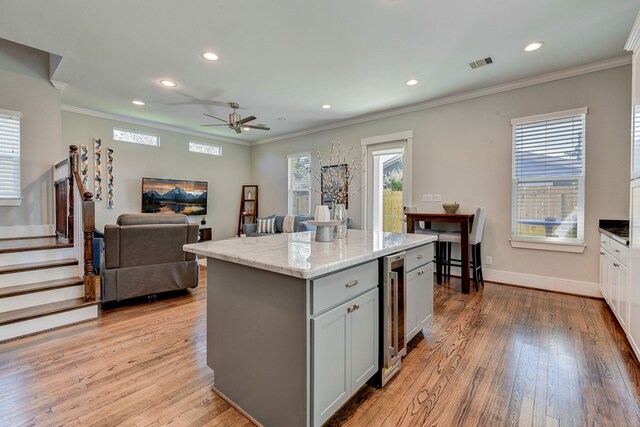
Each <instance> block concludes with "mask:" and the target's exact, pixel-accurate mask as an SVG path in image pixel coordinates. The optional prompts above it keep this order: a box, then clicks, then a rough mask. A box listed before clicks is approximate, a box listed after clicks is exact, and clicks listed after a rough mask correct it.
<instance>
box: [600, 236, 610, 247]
mask: <svg viewBox="0 0 640 427" xmlns="http://www.w3.org/2000/svg"><path fill="white" fill-rule="evenodd" d="M610 241H611V239H610V238H609V236H606V235H604V234H602V233H600V247H601V248H602V249H604V250H606V251H608V250H609V242H610Z"/></svg>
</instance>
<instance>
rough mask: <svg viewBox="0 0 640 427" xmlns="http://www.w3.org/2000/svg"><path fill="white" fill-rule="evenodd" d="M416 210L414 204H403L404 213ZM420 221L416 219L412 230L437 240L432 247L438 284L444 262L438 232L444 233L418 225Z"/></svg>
mask: <svg viewBox="0 0 640 427" xmlns="http://www.w3.org/2000/svg"><path fill="white" fill-rule="evenodd" d="M416 212H418V208H416V207H415V206H405V207H404V213H405V214H408V213H416ZM421 222H422V221H418V222H417V223H416V224H415V225H414V227H413V232H414V233H417V234H428V235H430V236H436V237H437V238H438V241H437V242H436V244H435V245H434V249H435V251H434V252H435V253H434V259H433V261H434V262H435V263H436V281H437V282H438V284H439V285H440V284H442V266H443V263H444V255H445V254H444V249H445V246H444V244H443V243H441V242H440V234H442V233H444V230H437V229H434V228H423V227H421V226H420V223H421Z"/></svg>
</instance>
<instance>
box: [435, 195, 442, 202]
mask: <svg viewBox="0 0 640 427" xmlns="http://www.w3.org/2000/svg"><path fill="white" fill-rule="evenodd" d="M433 201H434V202H441V201H442V194H434V195H433Z"/></svg>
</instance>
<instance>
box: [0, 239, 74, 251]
mask: <svg viewBox="0 0 640 427" xmlns="http://www.w3.org/2000/svg"><path fill="white" fill-rule="evenodd" d="M72 247H73V244H72V243H67V242H63V241H60V240H59V239H57V238H56V237H55V236H44V237H42V236H40V237H32V238H21V239H0V254H7V253H14V252H26V251H41V250H48V249H58V248H72Z"/></svg>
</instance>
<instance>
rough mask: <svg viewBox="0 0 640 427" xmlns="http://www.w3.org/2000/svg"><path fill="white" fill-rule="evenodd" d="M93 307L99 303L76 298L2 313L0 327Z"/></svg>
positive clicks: (0, 314)
mask: <svg viewBox="0 0 640 427" xmlns="http://www.w3.org/2000/svg"><path fill="white" fill-rule="evenodd" d="M93 305H98V301H85V300H84V298H74V299H70V300H66V301H59V302H53V303H50V304H42V305H38V306H35V307H29V308H21V309H20V310H13V311H7V312H5V313H0V326H4V325H8V324H11V323H16V322H22V321H25V320H31V319H36V318H38V317H43V316H49V315H52V314H57V313H63V312H65V311H71V310H77V309H80V308H84V307H90V306H93Z"/></svg>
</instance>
